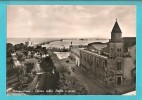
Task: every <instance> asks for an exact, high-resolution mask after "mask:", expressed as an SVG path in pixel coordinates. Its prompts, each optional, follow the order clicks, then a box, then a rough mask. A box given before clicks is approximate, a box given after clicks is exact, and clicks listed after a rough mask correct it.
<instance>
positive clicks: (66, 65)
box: [6, 5, 136, 96]
mask: <svg viewBox="0 0 142 100" xmlns="http://www.w3.org/2000/svg"><path fill="white" fill-rule="evenodd" d="M6 94H7V95H128V96H129V95H133V96H135V95H136V6H135V5H8V6H7V42H6Z"/></svg>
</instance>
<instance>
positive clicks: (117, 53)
mask: <svg viewBox="0 0 142 100" xmlns="http://www.w3.org/2000/svg"><path fill="white" fill-rule="evenodd" d="M108 48H109V60H108V65H109V68H110V69H112V70H113V71H114V76H113V79H114V81H115V85H121V84H123V69H124V58H123V55H124V42H123V39H122V31H121V29H120V27H119V24H118V22H117V20H116V22H115V24H114V26H113V29H112V31H111V39H110V40H109V43H108Z"/></svg>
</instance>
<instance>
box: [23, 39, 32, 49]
mask: <svg viewBox="0 0 142 100" xmlns="http://www.w3.org/2000/svg"><path fill="white" fill-rule="evenodd" d="M25 45H26V46H27V47H32V46H33V43H32V42H31V41H30V38H29V39H28V41H27V42H25Z"/></svg>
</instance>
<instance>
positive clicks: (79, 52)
mask: <svg viewBox="0 0 142 100" xmlns="http://www.w3.org/2000/svg"><path fill="white" fill-rule="evenodd" d="M70 51H71V54H72V55H73V57H74V58H75V57H78V58H77V59H79V60H80V62H79V61H78V62H79V66H80V67H81V69H82V70H84V71H86V72H87V73H90V74H92V75H93V76H94V78H96V79H97V80H99V81H100V82H102V83H103V84H105V85H107V86H115V87H116V86H126V85H127V86H128V85H130V84H135V70H136V64H135V62H136V56H135V55H136V54H135V51H136V38H135V37H122V31H121V29H120V27H119V24H118V22H117V21H116V22H115V24H114V27H113V29H112V31H111V39H110V40H109V42H107V43H101V42H94V43H90V44H88V46H87V47H86V48H84V49H80V48H78V47H74V48H73V46H72V48H71V50H70ZM75 59H76V58H75Z"/></svg>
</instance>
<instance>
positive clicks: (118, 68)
mask: <svg viewBox="0 0 142 100" xmlns="http://www.w3.org/2000/svg"><path fill="white" fill-rule="evenodd" d="M121 69H122V65H121V62H120V61H119V62H117V70H121Z"/></svg>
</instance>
